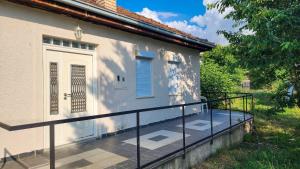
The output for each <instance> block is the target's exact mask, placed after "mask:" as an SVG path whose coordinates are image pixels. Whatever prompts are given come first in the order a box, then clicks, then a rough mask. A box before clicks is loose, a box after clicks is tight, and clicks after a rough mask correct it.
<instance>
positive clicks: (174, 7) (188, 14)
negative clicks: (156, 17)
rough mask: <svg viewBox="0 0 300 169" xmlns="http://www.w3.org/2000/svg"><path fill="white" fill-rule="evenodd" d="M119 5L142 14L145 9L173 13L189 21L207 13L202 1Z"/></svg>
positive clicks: (125, 1)
mask: <svg viewBox="0 0 300 169" xmlns="http://www.w3.org/2000/svg"><path fill="white" fill-rule="evenodd" d="M118 5H119V6H122V7H124V8H126V9H129V10H131V11H133V12H140V11H142V10H143V8H145V7H146V8H149V9H151V10H154V11H164V12H172V13H175V14H178V18H177V19H181V20H187V19H189V18H192V17H193V16H196V15H203V14H204V13H205V10H206V9H205V6H204V5H203V2H202V0H118Z"/></svg>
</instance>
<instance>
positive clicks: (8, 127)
mask: <svg viewBox="0 0 300 169" xmlns="http://www.w3.org/2000/svg"><path fill="white" fill-rule="evenodd" d="M252 95H253V94H251V93H245V94H244V95H243V96H235V97H228V98H222V99H213V100H208V101H203V102H202V101H198V102H192V103H184V104H176V105H170V106H159V107H152V108H143V109H136V110H128V111H121V112H114V113H107V114H99V115H92V116H83V117H75V118H69V119H61V120H53V121H43V122H36V123H28V124H20V125H14V126H11V125H9V124H5V123H3V122H0V128H3V129H5V130H8V131H16V130H24V129H31V128H38V127H45V126H50V125H53V124H54V125H57V124H63V123H71V122H77V121H85V120H93V119H100V118H107V117H114V116H121V115H127V114H135V113H136V112H140V113H141V112H147V111H155V110H162V109H170V108H178V107H182V106H192V105H197V104H203V103H208V104H209V103H214V102H220V101H225V100H232V99H238V98H243V97H248V96H252Z"/></svg>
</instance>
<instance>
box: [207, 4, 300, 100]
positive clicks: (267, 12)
mask: <svg viewBox="0 0 300 169" xmlns="http://www.w3.org/2000/svg"><path fill="white" fill-rule="evenodd" d="M210 7H211V8H217V9H218V10H219V12H221V13H222V12H224V11H225V9H228V8H231V9H232V10H231V12H229V14H227V15H226V18H231V19H233V20H234V21H235V22H236V25H235V26H236V27H238V28H239V30H238V31H236V32H228V31H222V30H220V31H219V33H222V34H223V35H224V36H225V37H226V38H227V39H228V40H229V42H230V43H231V47H232V49H233V50H232V51H233V53H234V55H236V56H237V57H238V59H239V61H240V63H242V65H243V66H245V67H246V68H247V69H249V70H250V77H252V79H255V81H256V84H257V85H259V84H262V85H268V84H271V83H272V82H273V81H275V80H282V81H288V82H290V83H292V84H294V85H295V87H296V88H295V90H296V91H298V93H299V92H300V85H299V84H300V80H299V76H296V73H295V72H296V67H295V65H296V64H299V63H300V1H299V0H219V1H218V2H216V3H215V4H212V5H210ZM246 31H247V32H249V31H250V32H252V34H245V33H244V32H246ZM297 100H298V105H300V96H299V94H298V96H297Z"/></svg>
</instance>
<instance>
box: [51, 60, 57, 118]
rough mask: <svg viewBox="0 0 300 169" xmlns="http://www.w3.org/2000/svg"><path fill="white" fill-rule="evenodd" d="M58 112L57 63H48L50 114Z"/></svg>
mask: <svg viewBox="0 0 300 169" xmlns="http://www.w3.org/2000/svg"><path fill="white" fill-rule="evenodd" d="M55 114H58V65H57V63H54V62H51V63H50V115H55Z"/></svg>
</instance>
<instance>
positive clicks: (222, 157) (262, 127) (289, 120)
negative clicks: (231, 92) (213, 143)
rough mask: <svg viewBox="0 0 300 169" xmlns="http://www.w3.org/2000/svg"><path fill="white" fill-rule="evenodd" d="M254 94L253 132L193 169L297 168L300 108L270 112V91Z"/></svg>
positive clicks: (299, 162)
mask: <svg viewBox="0 0 300 169" xmlns="http://www.w3.org/2000/svg"><path fill="white" fill-rule="evenodd" d="M254 96H255V112H254V113H255V122H254V123H255V126H256V129H257V133H256V134H252V133H250V134H247V135H245V137H244V142H243V143H242V144H241V145H238V146H236V147H233V148H230V149H224V150H221V151H220V152H219V153H218V154H216V155H215V156H213V157H211V158H209V159H208V160H207V161H205V162H204V163H201V165H200V166H197V167H195V169H200V168H205V169H253V168H256V169H299V168H300V160H299V156H300V149H299V147H300V109H299V108H297V107H294V108H285V109H284V110H283V112H282V111H281V112H278V111H274V109H272V107H273V106H274V102H273V101H272V94H271V93H270V91H256V92H255V93H254ZM270 111H273V112H272V113H270Z"/></svg>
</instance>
